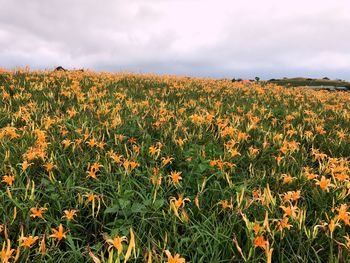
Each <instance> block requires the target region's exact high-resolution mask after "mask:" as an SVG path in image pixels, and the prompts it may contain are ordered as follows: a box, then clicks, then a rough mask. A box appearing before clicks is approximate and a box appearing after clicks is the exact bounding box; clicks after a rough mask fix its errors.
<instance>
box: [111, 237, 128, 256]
mask: <svg viewBox="0 0 350 263" xmlns="http://www.w3.org/2000/svg"><path fill="white" fill-rule="evenodd" d="M106 241H107V243H108V244H110V246H109V248H108V249H110V248H112V247H114V248H116V249H117V251H118V255H120V254H121V253H122V252H123V242H128V238H127V237H126V236H122V237H120V236H116V237H115V238H113V239H107V240H106Z"/></svg>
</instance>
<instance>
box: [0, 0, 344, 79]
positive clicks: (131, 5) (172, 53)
mask: <svg viewBox="0 0 350 263" xmlns="http://www.w3.org/2000/svg"><path fill="white" fill-rule="evenodd" d="M0 7H1V8H0V66H2V67H15V66H24V65H29V66H31V67H33V68H53V67H54V66H57V65H62V66H65V67H75V68H80V67H85V68H90V69H94V70H108V71H117V70H130V71H137V72H138V71H142V72H158V73H171V74H174V73H175V74H187V75H202V76H215V77H250V78H251V77H254V76H256V75H259V76H262V77H265V78H269V77H275V76H276V77H278V76H282V75H283V76H284V75H286V76H293V75H295V74H298V75H305V76H306V75H307V76H310V75H312V76H326V75H327V76H329V77H333V78H346V79H350V59H349V58H350V49H349V48H348V46H349V43H350V35H349V34H348V29H349V28H350V16H349V15H348V14H349V13H350V3H349V2H348V1H345V0H333V1H331V0H329V1H328V0H327V1H326V0H318V1H316V0H309V1H302V0H294V1H290V0H288V1H282V2H281V1H277V0H266V1H258V0H255V1H253V0H250V1H243V0H237V1H233V0H216V1H214V0H186V1H185V0H180V1H175V0H163V1H161V0H147V1H141V0H132V1H121V0H117V1H112V0H105V1H97V0H76V1H68V0H60V1H58V0H50V1H45V0H32V1H20V0H0Z"/></svg>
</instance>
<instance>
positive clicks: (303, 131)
mask: <svg viewBox="0 0 350 263" xmlns="http://www.w3.org/2000/svg"><path fill="white" fill-rule="evenodd" d="M0 79H1V78H0ZM0 93H2V95H3V99H2V100H0V130H1V131H2V137H1V139H0V145H1V147H0V160H2V163H1V167H0V176H4V175H6V174H14V175H15V181H14V183H13V186H11V187H8V186H7V185H6V184H5V183H4V182H1V183H0V211H1V215H0V225H2V226H6V229H7V230H6V231H7V235H5V231H2V232H1V231H0V243H1V244H2V243H3V242H5V237H6V236H7V237H8V238H9V240H11V247H12V248H14V249H16V248H17V247H18V239H19V237H20V235H21V228H22V227H23V234H24V235H25V236H28V235H33V236H38V237H39V240H40V241H41V240H42V239H43V237H44V236H45V242H46V253H45V254H44V256H42V255H41V252H40V251H39V241H37V243H35V244H34V245H33V246H32V248H31V249H23V248H21V253H20V258H19V259H20V262H25V261H26V260H27V261H33V262H39V261H47V262H92V259H91V257H90V256H89V253H88V251H89V249H91V251H92V253H94V255H96V256H98V257H99V258H101V255H104V256H105V260H106V262H107V257H108V256H109V255H110V254H109V252H108V246H109V245H108V244H107V243H106V238H105V237H106V236H107V235H108V236H110V237H115V236H117V235H119V236H123V235H126V236H127V237H128V238H129V240H130V232H129V229H130V227H132V228H133V230H134V233H135V237H136V251H137V256H138V257H137V259H135V260H130V261H129V262H144V261H143V257H144V255H148V253H149V252H150V253H151V254H152V256H153V262H155V258H157V259H158V261H157V262H164V258H166V256H165V253H164V250H165V249H168V250H170V252H171V253H172V254H175V253H179V254H180V255H181V257H184V258H185V259H186V261H187V262H203V263H204V262H243V260H244V259H247V261H248V262H264V261H265V260H266V259H265V253H264V250H263V249H262V248H260V247H255V246H254V240H255V238H256V237H257V236H258V235H261V236H263V237H264V238H265V239H266V240H268V241H269V244H270V247H273V249H274V251H273V254H272V258H273V260H272V262H328V261H333V260H334V262H336V260H339V259H343V260H344V261H343V262H348V261H349V260H350V254H349V252H348V250H347V249H346V247H344V246H343V245H339V243H344V242H345V241H344V235H345V234H346V233H349V230H350V229H349V226H346V225H345V224H344V222H342V221H339V224H340V225H341V228H339V227H337V228H336V230H335V232H334V234H333V238H332V239H331V238H330V233H329V229H328V227H327V225H326V224H327V223H329V219H330V218H335V216H336V215H337V210H336V208H339V207H340V205H341V204H344V203H346V202H348V201H349V197H348V196H346V190H347V188H346V183H344V182H339V181H337V182H336V184H337V185H336V186H334V187H331V188H330V189H329V192H327V191H324V190H322V189H321V188H320V187H319V186H317V185H316V184H315V181H314V180H308V179H307V178H306V175H305V172H304V169H303V168H304V167H308V168H310V169H312V170H313V171H314V172H315V173H317V174H319V175H320V176H319V177H318V179H320V177H321V175H322V176H326V177H327V178H330V179H332V175H331V174H330V173H329V171H328V172H327V169H329V168H332V169H333V168H334V167H333V166H332V165H330V160H332V162H335V165H340V164H338V162H339V161H340V160H342V158H346V157H349V156H350V137H349V136H348V133H347V131H348V129H349V127H350V119H349V112H350V108H349V107H350V97H349V95H347V94H342V93H328V92H322V91H320V92H316V91H312V90H293V91H291V90H288V89H283V88H281V87H275V86H274V88H269V87H266V88H262V87H261V86H259V84H253V85H249V86H245V85H243V84H242V83H231V82H230V81H214V80H201V79H192V78H174V77H171V78H169V77H155V76H149V75H147V76H140V75H112V74H94V73H81V74H80V73H47V74H36V73H35V74H32V73H25V74H23V73H21V74H15V75H13V74H4V75H2V82H1V83H0ZM6 94H7V95H6ZM8 94H12V95H10V96H9V95H8ZM51 121H53V122H52V123H51ZM114 121H116V122H115V123H114ZM50 123H51V124H50ZM113 123H114V124H115V125H114V124H113ZM8 126H12V127H15V128H16V133H17V134H18V136H19V137H18V138H13V139H11V138H10V137H9V135H6V132H4V130H3V128H5V127H8ZM40 131H41V132H43V133H44V135H45V139H44V140H45V142H47V145H45V146H44V144H43V145H42V146H40V144H39V145H38V135H40ZM308 132H311V135H310V133H308ZM342 132H345V137H339V136H340V135H341V136H342V135H343V133H342ZM7 133H9V132H7ZM9 134H10V133H9ZM307 134H309V135H307ZM119 135H120V136H119ZM244 135H248V137H247V138H246V139H244V137H245V136H244ZM281 136H282V137H281ZM92 139H95V140H96V141H97V143H104V144H102V145H100V146H96V145H95V146H90V145H89V144H88V142H91V140H92ZM178 139H184V144H183V145H180V144H179V142H178V141H177V140H178ZM64 140H70V142H71V144H69V145H68V146H67V147H65V146H64V145H63V143H62V142H63V141H64ZM159 143H161V145H162V147H160V144H159ZM295 143H297V144H295ZM293 145H294V146H293ZM151 146H154V147H156V148H158V149H160V148H161V149H160V152H159V154H157V155H156V156H152V155H151V154H150V152H149V149H150V147H151ZM33 147H34V149H36V151H38V150H39V152H42V151H43V153H46V155H44V157H43V158H41V157H37V156H35V155H34V159H32V157H33V156H32V157H30V156H29V155H27V154H28V151H29V152H30V151H32V150H33ZM293 147H296V148H293ZM234 149H236V150H237V151H238V152H239V154H237V155H234V156H232V152H234ZM257 149H258V152H255V153H253V152H254V151H255V150H257ZM312 149H318V150H319V153H317V152H314V153H313V152H312ZM111 151H113V152H114V153H115V154H117V155H121V156H122V158H121V160H122V161H123V162H122V163H119V162H117V161H116V160H117V159H118V158H116V159H113V158H111V156H112V154H111ZM26 153H27V154H26ZM34 153H35V151H34ZM320 153H324V154H326V156H328V157H332V158H336V159H328V157H326V159H324V160H323V161H322V160H319V159H316V156H318V155H317V154H320ZM277 156H281V157H283V158H282V160H281V162H280V163H277V161H276V157H277ZM166 157H172V158H174V159H173V160H172V162H171V163H169V164H164V163H163V161H164V159H163V158H166ZM25 160H28V162H29V163H32V165H31V166H30V167H28V169H27V170H25V171H24V170H23V169H22V168H21V167H22V166H21V164H22V163H23V162H24V161H25ZM125 161H135V162H137V163H138V164H139V166H136V168H135V169H133V170H128V171H127V170H126V169H125V167H126V166H127V164H126V163H124V162H125ZM48 162H52V163H54V164H55V168H54V169H53V171H52V172H51V174H50V173H48V172H47V170H46V168H45V166H44V165H45V164H47V163H48ZM94 162H98V163H99V164H101V165H102V167H101V168H100V172H98V173H97V178H96V179H93V178H91V177H88V176H87V171H88V170H89V164H92V163H94ZM230 164H234V166H232V167H230ZM343 165H345V166H349V164H348V163H347V162H346V161H345V163H343ZM220 167H221V168H220ZM172 171H179V172H182V173H181V176H182V180H181V181H180V183H179V184H173V183H172V182H171V179H170V177H169V174H170V173H171V172H172ZM344 173H345V174H348V171H347V170H346V169H345V170H344ZM284 174H289V175H291V176H292V177H293V178H294V179H293V180H292V182H291V183H288V184H284V183H283V181H284V179H283V175H284ZM152 178H153V179H158V180H159V178H162V180H161V181H158V180H155V181H153V180H152ZM155 182H160V185H157V183H155ZM332 183H334V179H332ZM33 187H34V188H33ZM31 189H33V191H32V190H31ZM8 191H10V192H11V193H12V195H11V196H9V194H8ZM270 191H271V194H270ZM288 191H300V195H301V198H300V199H299V200H297V201H293V202H292V203H293V205H295V206H297V207H298V210H297V212H296V216H297V217H295V218H289V221H288V223H289V224H290V225H291V228H290V229H289V230H288V229H284V230H283V232H281V231H279V228H278V223H279V222H280V220H281V219H282V218H283V215H284V211H283V210H282V208H281V206H289V202H285V201H284V200H283V196H284V194H285V193H287V192H288ZM87 193H94V194H95V196H96V198H95V199H94V201H95V204H94V206H93V205H92V203H91V202H88V200H87ZM181 194H183V195H184V198H185V197H186V198H189V199H190V200H191V202H186V204H185V205H184V206H183V207H181V208H180V209H179V211H178V212H179V217H177V216H176V214H175V213H174V209H172V208H171V203H172V200H174V199H172V198H173V197H174V198H178V196H179V195H181ZM196 197H198V203H197V202H196ZM240 197H241V198H240ZM225 200H226V201H227V203H228V205H229V207H227V208H225V209H224V208H223V206H222V202H223V201H225ZM231 200H232V201H231ZM231 202H232V207H231V208H230V203H231ZM220 203H221V205H220ZM197 204H198V206H199V207H198V206H197ZM33 207H46V208H47V209H48V210H47V211H46V212H45V214H44V219H45V220H43V219H40V218H32V217H30V214H31V212H30V210H31V208H33ZM15 208H16V217H14V211H15ZM66 209H76V210H78V213H77V217H76V218H75V220H73V221H68V220H67V219H66V218H64V217H63V216H64V210H66ZM302 211H304V212H305V217H303V213H301V212H302ZM186 215H187V216H188V219H189V220H188V222H187V221H186ZM266 215H268V218H266V217H265V216H266ZM265 219H266V220H265ZM59 224H62V225H63V227H64V229H65V231H68V232H67V238H66V239H62V240H61V241H59V242H58V241H57V240H54V239H53V238H49V236H50V235H51V234H52V228H56V227H57V226H58V225H59ZM254 224H255V225H257V224H258V225H259V226H260V230H258V232H257V233H255V231H254V230H253V226H254ZM3 229H4V228H3ZM255 229H256V228H255ZM233 240H235V242H236V243H234V242H233ZM126 249H127V244H126V242H124V248H123V252H122V253H121V259H122V258H123V256H124V255H125V253H126ZM110 251H114V260H113V262H114V261H115V260H116V250H115V249H114V248H113V247H112V249H111V250H110ZM132 258H133V256H132ZM122 262H123V260H122ZM338 262H341V261H338Z"/></svg>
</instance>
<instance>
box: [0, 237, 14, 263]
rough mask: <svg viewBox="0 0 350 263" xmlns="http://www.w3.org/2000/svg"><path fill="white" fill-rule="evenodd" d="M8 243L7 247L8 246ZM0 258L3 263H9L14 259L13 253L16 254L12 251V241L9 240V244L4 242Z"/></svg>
mask: <svg viewBox="0 0 350 263" xmlns="http://www.w3.org/2000/svg"><path fill="white" fill-rule="evenodd" d="M6 243H7V246H6ZM0 252H1V253H0V258H1V263H8V262H9V260H10V259H11V258H12V254H13V252H15V250H14V249H11V241H10V239H7V242H4V243H3V245H2V249H1V251H0Z"/></svg>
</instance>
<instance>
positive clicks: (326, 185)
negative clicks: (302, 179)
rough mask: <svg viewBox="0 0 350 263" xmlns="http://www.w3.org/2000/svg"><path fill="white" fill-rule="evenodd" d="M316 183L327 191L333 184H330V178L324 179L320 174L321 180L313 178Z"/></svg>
mask: <svg viewBox="0 0 350 263" xmlns="http://www.w3.org/2000/svg"><path fill="white" fill-rule="evenodd" d="M315 181H316V185H319V186H320V187H321V189H322V190H323V191H327V192H328V191H329V189H328V188H329V187H334V186H335V185H334V184H331V179H326V178H325V177H324V176H322V178H321V180H318V179H315Z"/></svg>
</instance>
